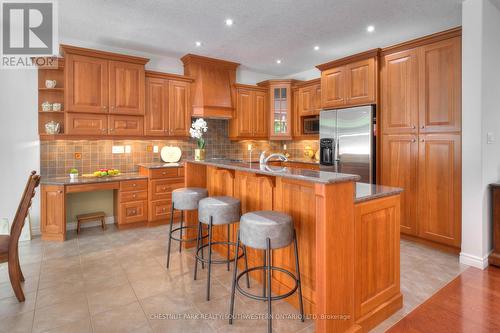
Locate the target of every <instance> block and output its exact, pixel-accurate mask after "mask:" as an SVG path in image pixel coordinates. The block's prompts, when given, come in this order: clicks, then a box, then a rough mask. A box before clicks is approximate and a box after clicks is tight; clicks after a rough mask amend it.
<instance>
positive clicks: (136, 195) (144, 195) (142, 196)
mask: <svg viewBox="0 0 500 333" xmlns="http://www.w3.org/2000/svg"><path fill="white" fill-rule="evenodd" d="M137 200H148V192H147V191H137V192H124V191H121V192H120V202H129V201H137Z"/></svg>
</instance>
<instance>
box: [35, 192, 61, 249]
mask: <svg viewBox="0 0 500 333" xmlns="http://www.w3.org/2000/svg"><path fill="white" fill-rule="evenodd" d="M40 228H41V232H42V238H43V239H48V240H64V239H65V233H66V205H65V194H64V186H52V185H42V187H41V223H40Z"/></svg>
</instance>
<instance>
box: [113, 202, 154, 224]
mask: <svg viewBox="0 0 500 333" xmlns="http://www.w3.org/2000/svg"><path fill="white" fill-rule="evenodd" d="M147 220H148V202H147V200H141V201H131V202H125V203H121V204H120V219H119V220H118V224H127V223H134V222H143V221H147Z"/></svg>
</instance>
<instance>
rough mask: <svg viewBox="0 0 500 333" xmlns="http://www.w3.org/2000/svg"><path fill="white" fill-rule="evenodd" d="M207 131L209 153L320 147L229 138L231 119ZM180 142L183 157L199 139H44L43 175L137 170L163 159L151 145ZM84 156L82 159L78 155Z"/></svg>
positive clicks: (296, 153)
mask: <svg viewBox="0 0 500 333" xmlns="http://www.w3.org/2000/svg"><path fill="white" fill-rule="evenodd" d="M207 123H208V132H207V133H206V136H205V140H206V149H207V153H206V157H207V158H217V157H227V158H234V159H241V158H248V157H249V154H248V150H247V146H248V144H250V143H251V144H252V147H253V152H252V158H253V159H256V160H257V159H258V158H259V154H260V152H261V151H262V150H268V151H273V152H282V151H283V144H286V145H287V151H288V153H289V154H290V156H292V157H303V150H304V148H305V146H307V145H309V146H311V147H312V148H313V149H315V150H316V149H318V142H317V141H267V140H262V141H261V140H259V141H252V140H245V141H231V140H229V139H228V121H227V120H218V119H208V120H207ZM125 145H130V146H131V148H132V149H131V153H130V154H112V153H111V148H112V146H125ZM168 145H171V146H178V147H179V148H180V149H181V150H182V158H192V157H193V153H194V149H195V148H196V143H195V142H194V141H193V140H192V139H189V140H58V141H42V142H41V143H40V164H41V172H40V173H41V175H42V176H48V177H58V176H64V175H66V174H67V173H68V171H69V169H71V168H75V169H78V171H80V173H92V172H93V171H95V170H98V169H100V168H116V169H119V170H120V171H121V172H134V171H137V169H138V168H137V164H139V163H149V162H160V154H159V153H153V152H152V151H151V150H150V149H149V150H148V147H151V146H158V147H159V149H160V150H161V148H162V147H164V146H168ZM77 156H78V157H80V158H79V159H78V158H76V157H77Z"/></svg>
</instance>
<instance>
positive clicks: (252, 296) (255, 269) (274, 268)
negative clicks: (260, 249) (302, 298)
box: [235, 266, 299, 301]
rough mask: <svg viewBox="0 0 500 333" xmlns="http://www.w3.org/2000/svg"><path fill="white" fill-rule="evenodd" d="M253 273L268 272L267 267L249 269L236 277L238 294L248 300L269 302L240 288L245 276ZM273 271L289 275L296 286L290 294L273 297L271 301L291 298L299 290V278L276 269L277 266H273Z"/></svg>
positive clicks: (279, 268) (266, 298) (265, 298)
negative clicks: (241, 280)
mask: <svg viewBox="0 0 500 333" xmlns="http://www.w3.org/2000/svg"><path fill="white" fill-rule="evenodd" d="M253 271H264V272H265V271H267V266H256V267H252V268H249V269H246V270H244V271H242V272H241V273H239V274H238V276H237V277H236V285H235V287H236V289H237V290H238V292H240V293H241V294H242V295H243V296H246V297H248V298H251V299H254V300H256V301H267V300H268V297H267V296H261V295H255V294H252V293H249V292H247V291H245V290H244V289H243V288H241V287H240V282H239V281H240V279H241V278H242V277H243V276H245V275H247V274H248V273H250V272H253ZM271 271H278V272H282V273H285V274H287V275H288V276H290V277H291V278H292V279H293V280H294V281H295V286H294V287H293V288H292V289H291V290H290V291H289V292H287V293H284V294H281V295H276V296H271V301H277V300H280V299H284V298H287V297H289V296H291V295H292V294H293V293H294V292H295V291H296V290H297V289H298V288H299V280H298V279H297V277H296V276H295V275H294V274H293V273H292V272H290V271H287V270H286V269H284V268H281V267H276V266H271Z"/></svg>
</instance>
